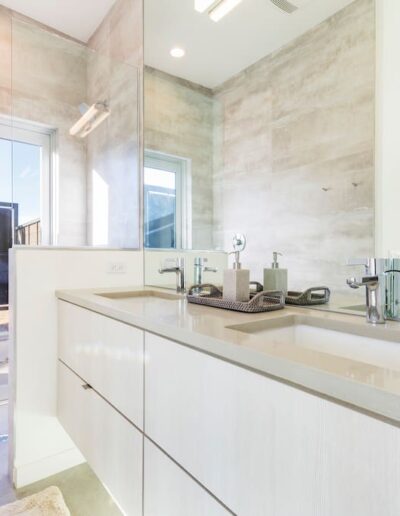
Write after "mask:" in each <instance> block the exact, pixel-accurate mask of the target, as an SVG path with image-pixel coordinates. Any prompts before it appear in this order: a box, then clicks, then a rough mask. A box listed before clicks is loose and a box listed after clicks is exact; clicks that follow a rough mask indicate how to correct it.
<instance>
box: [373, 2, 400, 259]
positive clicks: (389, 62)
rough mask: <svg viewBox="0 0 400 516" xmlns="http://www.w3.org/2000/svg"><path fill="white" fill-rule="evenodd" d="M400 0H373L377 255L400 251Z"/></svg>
mask: <svg viewBox="0 0 400 516" xmlns="http://www.w3.org/2000/svg"><path fill="white" fill-rule="evenodd" d="M399 24H400V2H399V1H398V0H376V52H377V55H376V151H375V152H376V154H375V156H376V158H375V159H376V165H375V166H376V175H375V178H376V184H375V189H376V190H375V196H376V197H375V212H376V215H375V225H376V226H375V232H376V251H375V252H376V255H377V256H388V255H389V254H391V253H396V254H398V253H400V231H399V215H400V144H399V120H400V67H399V66H398V64H397V61H398V56H399V53H400V30H399Z"/></svg>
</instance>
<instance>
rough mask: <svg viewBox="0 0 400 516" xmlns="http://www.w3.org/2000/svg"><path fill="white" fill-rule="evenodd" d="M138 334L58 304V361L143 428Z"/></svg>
mask: <svg viewBox="0 0 400 516" xmlns="http://www.w3.org/2000/svg"><path fill="white" fill-rule="evenodd" d="M143 339H144V334H143V331H142V330H138V329H137V328H133V327H132V326H129V325H127V324H124V323H121V322H118V321H114V320H113V319H110V318H108V317H104V316H103V315H99V314H97V313H95V312H91V311H90V310H86V309H84V308H80V307H77V306H75V305H72V304H70V303H66V302H65V301H59V302H58V340H59V350H58V353H59V358H60V359H61V360H62V361H63V362H65V363H66V364H67V365H68V366H69V367H70V368H71V369H73V370H74V371H76V373H77V374H78V375H79V376H80V377H81V378H84V379H85V381H87V383H89V384H90V385H91V386H92V387H94V389H95V390H97V391H98V392H99V393H101V395H102V396H104V397H105V398H106V399H107V400H108V401H109V402H110V403H111V404H112V405H114V406H115V407H116V408H117V409H118V410H120V411H121V412H122V413H123V414H124V415H125V416H126V417H127V418H128V419H130V420H131V421H132V422H133V423H135V425H137V426H138V427H139V428H143Z"/></svg>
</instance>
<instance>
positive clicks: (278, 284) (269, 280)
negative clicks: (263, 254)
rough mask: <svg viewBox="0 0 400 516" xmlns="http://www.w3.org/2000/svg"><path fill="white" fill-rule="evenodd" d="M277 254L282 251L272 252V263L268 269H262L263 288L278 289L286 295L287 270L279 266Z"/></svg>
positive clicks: (280, 254)
mask: <svg viewBox="0 0 400 516" xmlns="http://www.w3.org/2000/svg"><path fill="white" fill-rule="evenodd" d="M278 256H283V255H282V253H278V252H277V251H274V252H273V253H272V257H273V258H272V265H271V268H270V269H264V290H279V291H281V292H283V293H284V294H285V295H287V288H288V271H287V269H281V268H280V267H279V262H278Z"/></svg>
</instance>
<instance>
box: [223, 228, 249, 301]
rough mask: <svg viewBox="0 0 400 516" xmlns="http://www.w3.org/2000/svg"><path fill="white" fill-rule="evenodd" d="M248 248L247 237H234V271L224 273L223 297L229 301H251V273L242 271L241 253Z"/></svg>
mask: <svg viewBox="0 0 400 516" xmlns="http://www.w3.org/2000/svg"><path fill="white" fill-rule="evenodd" d="M245 247H246V237H245V236H244V235H241V234H236V235H235V236H234V237H233V249H234V250H233V252H231V253H229V254H233V255H234V256H235V261H234V263H233V268H232V269H226V270H225V271H224V285H223V297H224V299H225V300H227V301H249V299H250V271H249V270H247V269H242V264H241V263H240V253H241V252H242V251H243V250H244V249H245Z"/></svg>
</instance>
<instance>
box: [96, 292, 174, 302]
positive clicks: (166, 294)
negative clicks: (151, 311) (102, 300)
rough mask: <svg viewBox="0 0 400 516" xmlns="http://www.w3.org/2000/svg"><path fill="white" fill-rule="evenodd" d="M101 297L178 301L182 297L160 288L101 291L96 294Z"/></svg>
mask: <svg viewBox="0 0 400 516" xmlns="http://www.w3.org/2000/svg"><path fill="white" fill-rule="evenodd" d="M96 295H97V296H100V297H106V298H107V299H121V300H130V299H138V298H141V299H142V298H146V297H147V298H159V299H168V300H170V301H176V300H179V299H182V296H180V295H179V294H173V293H172V292H171V293H170V292H160V291H158V290H132V291H128V292H101V293H98V294H96Z"/></svg>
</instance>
